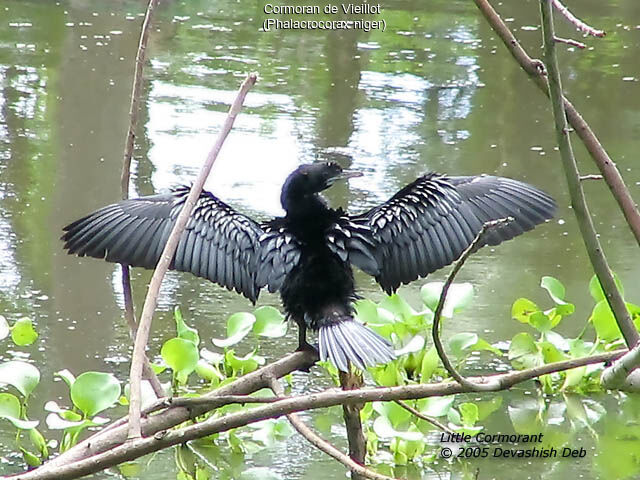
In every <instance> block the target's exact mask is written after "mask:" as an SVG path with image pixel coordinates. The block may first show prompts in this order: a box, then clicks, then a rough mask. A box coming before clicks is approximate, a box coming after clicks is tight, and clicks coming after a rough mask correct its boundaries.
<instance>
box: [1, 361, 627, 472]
mask: <svg viewBox="0 0 640 480" xmlns="http://www.w3.org/2000/svg"><path fill="white" fill-rule="evenodd" d="M624 352H626V350H617V351H615V352H608V353H603V354H599V355H594V356H591V357H584V358H578V359H572V360H565V361H562V362H556V363H550V364H547V365H542V366H540V367H536V368H531V369H528V370H522V371H517V372H509V373H501V374H493V375H489V376H486V377H471V378H470V379H469V380H470V381H471V382H472V383H473V385H474V387H475V385H476V384H490V385H492V386H493V387H494V389H493V390H492V391H500V390H505V389H508V388H511V387H512V386H514V385H516V384H518V383H521V382H525V381H527V380H531V379H534V378H537V377H539V376H541V375H547V374H550V373H554V372H561V371H565V370H569V369H572V368H577V367H582V366H584V365H590V364H595V363H602V362H609V361H612V360H614V359H616V358H618V357H619V356H621V355H622V354H623V353H624ZM315 361H317V356H314V355H313V354H312V353H311V352H308V351H305V352H295V353H292V354H291V355H288V356H287V357H285V358H283V359H281V360H278V361H276V362H274V363H271V364H269V365H267V366H265V367H262V368H261V369H259V370H256V371H255V372H252V373H250V374H247V375H245V376H244V377H241V378H239V379H238V380H236V381H235V382H233V383H231V384H229V385H226V386H225V387H222V388H219V389H218V390H216V391H214V392H211V393H209V394H207V395H208V396H215V395H241V394H246V393H250V392H254V391H257V390H259V389H261V388H269V383H268V382H269V378H281V377H282V376H284V375H286V374H287V373H290V372H291V371H293V370H300V369H305V368H309V366H310V363H311V364H312V363H314V362H315ZM471 391H475V389H469V388H468V387H465V386H462V385H460V384H458V383H454V382H440V383H433V384H413V385H403V386H398V387H386V388H363V389H358V390H341V389H330V390H326V391H323V392H319V393H313V394H306V395H301V396H292V397H288V398H285V399H278V401H277V402H273V403H269V404H266V405H264V406H259V407H255V408H252V409H248V410H244V411H242V412H236V413H232V414H228V415H224V416H222V417H211V418H208V419H207V420H205V421H203V422H200V423H196V424H193V425H188V426H186V427H183V428H180V429H177V430H169V428H172V427H174V426H176V425H179V424H181V423H183V422H185V421H186V420H188V419H190V418H195V417H197V416H200V415H202V414H204V413H205V412H206V410H203V409H202V408H201V407H194V408H193V409H186V408H184V407H176V408H171V407H170V408H168V409H167V410H166V411H165V412H162V413H159V414H156V415H151V416H149V417H147V418H144V420H143V424H142V430H143V432H144V434H145V437H144V438H139V439H132V440H130V441H128V442H127V441H126V438H127V437H126V435H127V426H126V422H125V423H123V424H121V425H120V426H118V427H116V428H113V429H111V430H110V431H108V432H106V433H103V432H98V433H97V434H95V435H93V436H92V437H90V438H89V439H87V440H85V441H83V442H81V443H79V444H78V445H76V446H75V447H73V448H72V449H70V450H68V451H67V452H65V453H63V454H62V455H60V456H59V457H56V458H54V459H52V460H50V461H49V462H48V463H46V464H44V465H42V466H41V467H39V468H37V469H35V470H32V471H30V472H26V473H22V474H19V475H15V476H12V477H9V478H11V479H20V480H47V479H50V480H65V479H73V478H78V477H80V476H83V475H88V474H91V473H95V472H97V471H100V470H104V469H106V468H109V467H112V466H114V465H118V464H120V463H122V462H125V461H129V460H133V459H135V458H138V457H140V456H142V455H146V454H148V453H151V452H155V451H158V450H162V449H164V448H168V447H170V446H173V445H177V444H179V443H184V442H188V441H190V440H195V439H197V438H202V437H205V436H207V435H211V434H214V433H219V432H223V431H228V430H230V429H232V428H238V427H242V426H245V425H248V424H249V423H254V422H258V421H261V420H266V419H269V418H278V417H280V416H282V415H287V414H289V413H295V412H300V411H304V410H312V409H317V408H326V407H331V406H334V405H342V404H345V403H364V402H374V401H396V400H409V399H419V398H427V397H432V396H442V395H454V394H456V393H465V392H471Z"/></svg>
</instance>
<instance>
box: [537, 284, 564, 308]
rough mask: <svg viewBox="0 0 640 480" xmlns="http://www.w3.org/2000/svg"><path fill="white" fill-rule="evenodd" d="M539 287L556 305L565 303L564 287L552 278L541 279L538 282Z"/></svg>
mask: <svg viewBox="0 0 640 480" xmlns="http://www.w3.org/2000/svg"><path fill="white" fill-rule="evenodd" d="M540 286H541V287H542V288H544V289H545V290H546V291H547V292H548V293H549V296H550V297H551V299H552V300H553V301H554V302H555V303H557V304H558V305H563V304H564V303H566V302H565V301H564V296H565V290H564V285H563V284H562V283H561V282H560V280H558V279H557V278H554V277H542V280H541V281H540Z"/></svg>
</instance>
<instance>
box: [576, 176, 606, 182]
mask: <svg viewBox="0 0 640 480" xmlns="http://www.w3.org/2000/svg"><path fill="white" fill-rule="evenodd" d="M580 180H581V181H584V180H602V175H580Z"/></svg>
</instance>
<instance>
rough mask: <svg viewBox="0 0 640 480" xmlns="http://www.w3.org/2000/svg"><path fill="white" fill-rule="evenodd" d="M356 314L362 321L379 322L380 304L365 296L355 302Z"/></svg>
mask: <svg viewBox="0 0 640 480" xmlns="http://www.w3.org/2000/svg"><path fill="white" fill-rule="evenodd" d="M354 307H355V309H356V316H357V317H358V319H359V320H360V321H361V322H362V323H371V324H377V320H378V306H377V305H376V304H375V302H372V301H371V300H369V299H367V298H363V299H361V300H358V301H357V302H355V303H354Z"/></svg>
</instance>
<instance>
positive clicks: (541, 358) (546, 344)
mask: <svg viewBox="0 0 640 480" xmlns="http://www.w3.org/2000/svg"><path fill="white" fill-rule="evenodd" d="M617 282H618V284H619V285H620V282H619V280H617ZM540 285H541V287H542V288H543V289H544V290H545V291H546V292H547V294H548V295H549V299H550V302H551V303H550V305H549V306H548V307H547V308H544V309H543V308H540V307H539V306H538V305H537V304H536V303H534V302H533V301H531V300H529V299H526V298H519V299H517V300H516V301H515V302H514V303H513V306H512V311H511V314H512V317H513V318H514V319H515V320H517V321H518V322H520V324H522V325H523V326H524V327H526V328H529V329H530V331H522V332H519V333H517V334H516V335H515V336H514V337H513V338H512V340H511V342H510V343H509V347H508V351H507V352H503V350H501V349H500V348H498V347H497V346H494V345H491V344H490V343H489V342H487V341H486V340H484V339H482V338H481V337H479V336H478V334H477V333H475V332H458V333H455V334H454V335H451V336H448V337H447V336H446V334H445V338H446V339H447V342H446V343H447V351H448V354H449V355H450V356H451V358H452V359H453V360H455V362H456V363H457V365H458V368H461V369H464V368H465V365H466V364H467V360H468V359H469V357H470V355H471V354H472V353H473V354H475V356H478V355H483V356H488V357H491V358H493V359H495V360H497V361H498V362H500V361H502V360H503V359H504V360H507V361H509V362H511V364H512V366H513V367H514V368H516V369H525V368H534V367H538V366H541V365H544V364H547V363H552V362H558V361H561V360H565V359H570V358H578V357H583V356H586V355H590V354H592V353H594V352H601V351H607V350H609V349H611V348H614V347H615V346H616V345H617V344H619V343H620V341H621V336H620V331H619V329H618V328H617V324H616V322H615V318H613V315H612V313H611V311H610V310H609V308H608V305H607V303H606V301H605V300H604V296H603V294H602V290H601V288H600V287H599V283H597V280H595V279H592V280H591V282H590V283H589V291H590V292H591V295H592V297H593V298H594V300H595V305H594V307H593V311H592V313H591V316H590V318H589V322H588V324H587V327H593V332H594V335H595V339H594V340H593V341H589V340H587V339H586V336H587V332H588V328H587V327H585V329H584V330H583V332H582V333H581V334H580V335H579V336H578V337H577V338H565V337H564V336H563V335H561V334H560V333H558V332H557V331H556V327H557V326H558V325H560V324H561V323H562V320H563V319H564V318H565V317H567V316H570V315H572V314H573V313H574V311H575V307H574V305H573V304H571V303H569V302H568V301H567V298H566V290H565V288H564V286H563V285H562V283H561V282H560V281H559V280H558V279H555V278H553V277H543V278H542V280H541V283H540ZM620 286H621V285H620ZM441 292H442V283H428V284H426V285H425V286H423V288H422V289H421V292H420V293H421V296H420V298H421V300H422V304H421V305H420V306H419V307H418V308H414V307H413V306H412V305H410V304H409V303H408V302H407V301H406V300H405V299H404V298H402V297H401V296H400V295H397V294H395V295H391V296H386V297H384V298H383V299H382V300H381V301H379V302H374V301H372V300H369V299H362V300H359V301H357V302H356V303H355V312H356V317H357V320H358V321H361V322H363V323H366V324H367V325H368V326H369V327H370V328H372V329H374V330H376V331H377V332H378V333H380V334H381V335H383V336H385V337H386V338H387V339H389V340H390V341H391V342H392V343H393V344H394V346H395V347H396V348H397V349H396V354H397V359H396V360H394V361H393V362H390V363H389V364H387V365H380V366H376V367H372V368H370V369H368V372H367V375H368V376H370V377H371V379H372V380H373V382H375V383H376V384H377V385H380V386H398V385H408V384H416V383H428V382H434V381H438V380H441V379H444V378H446V376H447V373H446V371H445V370H444V368H443V367H442V366H441V364H440V359H439V357H438V354H437V352H436V350H435V348H434V347H433V346H431V345H430V343H431V342H430V340H429V337H430V330H431V327H432V325H433V316H434V310H435V309H436V307H437V303H438V301H439V298H440V294H441ZM472 299H473V288H472V286H471V285H470V284H453V285H452V286H451V288H450V291H449V297H448V298H447V302H446V304H445V306H444V308H443V311H442V322H443V324H444V326H445V327H446V325H447V323H449V322H451V321H452V319H453V317H458V316H460V315H461V314H463V312H464V310H465V309H468V308H470V306H471V302H472ZM627 306H628V308H629V310H630V312H631V314H632V316H633V318H634V320H635V321H639V318H640V308H639V307H637V306H636V305H634V304H631V303H628V304H627ZM174 319H175V322H176V336H175V337H173V338H169V339H167V340H166V341H165V342H164V343H163V345H162V347H161V349H160V356H161V357H162V361H163V362H164V364H165V365H157V366H155V369H156V371H157V372H158V373H159V374H162V372H163V371H164V370H165V369H167V370H170V371H171V376H172V380H173V386H174V389H176V390H181V389H185V388H189V395H199V394H201V393H204V392H206V391H208V390H209V389H213V388H217V387H219V386H221V385H225V384H227V383H229V382H232V381H233V380H235V379H236V378H238V377H240V376H242V375H245V374H247V373H249V372H252V371H254V370H256V369H257V368H259V367H260V365H263V364H264V363H265V359H264V358H263V357H262V356H261V355H260V354H259V348H260V343H261V342H260V341H259V340H260V339H261V338H265V337H266V338H272V339H273V338H279V337H282V336H283V335H285V333H286V322H285V319H284V317H283V315H282V314H281V313H280V312H279V311H278V310H277V309H275V308H273V307H260V308H258V309H256V310H255V311H254V312H251V313H250V312H239V313H235V314H233V315H231V316H230V317H229V318H228V320H227V324H226V337H225V338H222V339H214V340H213V345H214V346H215V347H217V348H218V349H219V350H218V351H211V350H208V349H206V348H201V347H200V343H201V340H200V336H199V333H198V331H197V329H195V328H193V327H191V326H189V325H188V324H187V321H186V320H185V319H184V318H183V316H182V313H181V312H180V310H179V309H178V308H176V309H175V311H174ZM639 323H640V321H639ZM21 329H23V332H22V333H16V334H15V335H14V332H19V331H20V330H21ZM32 329H33V325H32V324H31V322H30V321H29V320H27V319H22V320H19V321H17V322H16V323H15V324H14V325H13V326H12V327H10V326H9V325H8V323H7V322H6V320H4V318H1V317H0V337H2V338H7V337H9V336H10V335H11V339H12V340H13V341H14V343H16V344H17V345H19V346H20V345H27V344H28V343H27V341H26V340H27V339H28V338H31V342H33V340H35V339H36V338H37V333H35V331H34V332H32V333H30V332H31V330H32ZM16 339H17V340H16ZM18 342H20V343H19V344H18ZM247 345H248V347H249V348H248V351H247ZM238 352H247V353H243V354H241V353H238ZM505 353H506V355H505ZM476 361H477V360H476ZM323 366H324V367H325V368H326V370H327V373H328V374H329V375H331V376H332V377H334V379H335V378H337V373H338V372H337V370H336V369H335V367H334V366H333V365H330V364H327V363H324V364H323ZM601 368H602V367H601V366H585V367H580V368H575V369H572V370H569V371H567V372H562V373H555V374H551V375H545V376H542V377H540V379H539V380H540V383H541V392H542V393H544V394H552V395H555V394H557V393H561V394H562V395H563V397H562V399H561V400H558V399H557V398H556V397H555V396H553V397H549V398H553V400H552V401H551V403H549V402H545V401H543V400H542V399H539V400H538V401H529V400H527V401H525V402H521V403H518V404H517V405H511V406H509V410H508V412H509V418H510V419H511V422H512V424H513V427H514V430H515V431H516V432H517V433H529V434H534V433H541V432H544V435H545V436H544V438H545V442H546V443H545V445H548V446H555V447H559V446H563V445H567V444H568V443H570V442H571V440H572V436H571V433H570V432H573V431H578V430H580V429H586V430H587V431H592V429H593V424H594V423H596V422H597V421H598V420H599V419H600V417H601V416H602V415H603V413H604V407H602V406H601V405H600V404H599V403H597V402H594V401H591V400H589V399H588V398H583V397H579V396H576V395H569V393H568V392H579V393H582V392H588V391H592V390H596V389H599V388H600V387H599V385H598V374H599V371H600V369H601ZM194 373H195V375H193V374H194ZM56 375H57V376H58V377H59V378H60V379H62V380H63V381H64V382H65V384H66V385H67V387H68V388H69V393H70V398H71V403H72V407H71V408H66V407H63V406H59V405H58V404H57V403H56V402H53V401H49V402H47V403H46V405H45V410H46V411H47V412H48V416H47V417H46V424H47V426H48V427H49V429H50V430H52V431H56V430H59V431H61V434H62V437H61V440H60V442H59V444H57V446H58V450H59V451H60V452H63V451H65V450H67V449H69V448H70V447H72V446H73V445H75V444H76V443H77V442H78V440H79V438H80V435H81V434H82V432H84V431H85V430H86V429H87V428H89V427H97V426H100V425H103V424H104V423H106V422H107V419H105V418H101V417H98V416H97V415H98V414H99V413H100V412H102V411H104V410H105V409H107V408H109V407H111V406H112V405H114V404H116V403H117V402H118V400H119V399H120V400H121V401H126V399H125V400H122V398H124V397H120V395H121V388H120V384H119V382H118V380H117V379H116V378H115V377H113V375H110V374H108V373H101V372H85V373H83V374H81V375H79V376H78V377H77V378H76V377H75V376H74V375H73V374H72V373H71V372H69V371H68V370H62V371H60V372H57V374H56ZM198 380H199V381H198ZM39 381H40V373H39V370H38V369H37V368H36V367H35V366H34V365H32V364H31V363H27V362H24V361H22V360H9V361H6V362H4V363H2V364H0V384H3V385H5V386H6V387H5V388H8V389H12V390H13V391H7V392H0V419H1V420H3V421H4V422H5V423H6V424H7V425H10V426H11V428H15V429H16V431H17V432H18V436H17V439H18V440H17V445H16V449H17V451H19V452H21V453H22V455H23V458H24V460H25V462H26V463H27V464H28V465H33V466H35V465H38V464H40V463H41V462H42V461H43V460H44V459H46V458H47V457H48V455H49V450H50V449H51V448H52V447H54V446H56V442H52V441H47V440H46V439H45V438H44V437H43V436H42V434H41V433H40V432H39V431H38V430H37V428H36V427H37V426H38V422H37V421H32V420H30V419H29V418H28V417H27V412H26V410H27V400H28V398H29V397H30V396H31V395H32V392H33V391H34V389H35V388H36V387H37V385H38V383H39ZM260 393H261V392H258V393H257V394H260ZM502 403H503V398H502V397H501V396H499V395H493V396H490V397H486V396H483V397H482V398H481V399H478V398H477V397H471V396H469V395H451V396H447V397H429V398H424V399H419V400H415V401H409V402H407V404H408V405H409V406H411V407H413V408H414V409H416V410H417V411H418V412H420V413H421V414H422V415H424V416H427V417H431V418H433V419H437V420H439V421H440V422H441V423H445V424H446V425H447V426H448V428H449V429H451V430H453V431H455V432H459V433H464V434H471V435H474V434H476V433H478V432H480V431H482V430H483V428H484V427H483V422H485V421H486V419H487V418H488V417H489V416H490V415H492V414H493V413H494V412H496V411H497V410H499V409H501V408H502ZM254 407H255V405H251V404H247V405H238V404H230V405H226V406H224V407H221V408H219V409H218V410H216V411H214V412H212V413H208V414H206V415H204V416H203V417H201V418H200V419H199V420H202V419H204V418H207V417H209V416H211V415H224V414H227V413H232V412H238V411H241V410H242V409H246V408H254ZM361 418H362V421H363V425H364V428H365V435H366V438H367V441H368V444H367V450H368V453H369V455H372V456H373V457H375V458H377V459H378V460H381V459H387V461H390V462H391V463H392V464H393V465H394V466H395V467H403V468H404V467H408V466H410V465H424V464H427V463H430V462H432V461H433V460H434V459H435V458H437V455H436V454H437V446H438V445H436V446H433V445H430V444H429V436H428V435H429V433H430V432H432V431H433V430H434V428H436V427H434V426H433V424H432V423H431V422H428V421H426V420H425V419H422V418H418V417H416V416H414V415H413V414H412V413H410V412H409V411H408V410H406V409H405V408H403V407H402V406H400V405H399V404H397V403H394V402H384V403H381V402H375V403H373V404H365V405H364V408H363V409H362V410H361ZM340 421H341V409H340V408H334V409H328V410H326V411H325V412H324V413H323V414H322V415H320V416H319V417H318V418H316V422H317V425H318V426H319V427H320V428H324V429H325V430H330V429H331V426H332V425H334V424H336V423H337V422H340ZM323 425H324V427H323ZM558 425H562V428H559V427H558ZM567 425H569V426H570V428H567ZM292 433H293V430H292V428H291V426H290V425H289V423H288V422H287V421H286V419H278V420H273V419H271V420H266V421H263V422H259V423H257V424H254V425H251V426H249V427H245V428H240V429H235V430H231V431H229V432H226V433H222V434H216V435H212V436H210V437H208V438H206V439H201V440H199V441H197V442H193V444H190V445H189V446H180V447H178V448H177V449H176V463H177V465H178V467H179V473H178V476H177V478H179V479H183V480H204V479H209V478H247V479H253V478H264V479H272V478H278V476H277V475H276V474H274V473H273V472H272V471H271V470H269V469H265V468H251V469H248V470H247V469H246V468H244V460H243V459H244V457H245V456H246V455H253V454H255V453H256V452H258V451H260V450H261V449H263V448H265V447H270V448H272V447H274V446H275V445H277V444H278V442H281V441H283V440H285V439H287V438H288V437H290V436H291V435H292ZM23 439H24V440H27V439H28V441H29V444H30V447H28V448H26V447H25V446H23V445H22V443H21V442H22V440H23ZM612 442H613V440H612ZM384 450H386V451H387V452H388V453H383V451H384ZM196 451H197V454H196V453H195V452H196ZM203 459H206V460H205V461H204V462H203ZM211 465H216V466H217V467H216V468H215V469H214V470H213V471H212V469H211V467H210V466H211ZM388 466H389V468H390V469H388V470H385V471H386V472H387V473H388V474H392V473H393V469H392V468H391V466H390V465H388ZM395 467H394V468H395ZM140 468H141V465H140V464H139V463H137V462H130V463H127V464H125V465H122V466H121V467H120V471H121V473H122V474H123V475H124V476H128V477H130V476H136V475H138V473H139V471H140ZM384 468H386V467H384V466H382V467H381V469H380V471H382V470H383V469H384Z"/></svg>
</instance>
